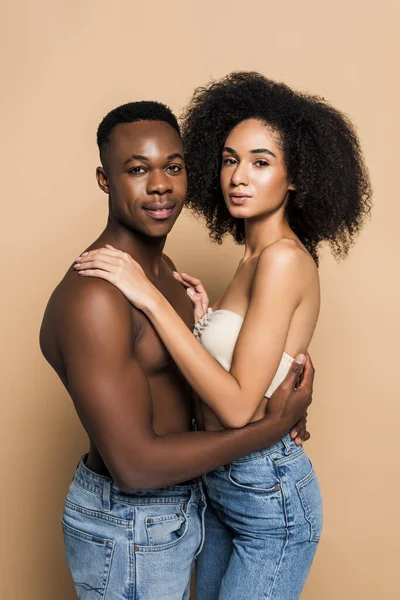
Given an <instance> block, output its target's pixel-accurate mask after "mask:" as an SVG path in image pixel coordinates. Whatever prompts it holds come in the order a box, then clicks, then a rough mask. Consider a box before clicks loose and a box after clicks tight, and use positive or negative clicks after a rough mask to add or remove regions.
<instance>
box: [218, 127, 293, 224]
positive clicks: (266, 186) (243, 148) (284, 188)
mask: <svg viewBox="0 0 400 600" xmlns="http://www.w3.org/2000/svg"><path fill="white" fill-rule="evenodd" d="M278 139H279V138H278V134H277V133H275V132H274V131H272V129H270V128H269V127H268V126H267V125H265V124H264V123H262V122H261V121H259V120H257V119H247V120H246V121H242V122H241V123H239V125H236V127H234V129H232V131H231V132H230V134H229V135H228V137H227V139H226V141H225V144H224V149H223V152H222V167H221V188H222V193H223V196H224V200H225V203H226V206H227V207H228V210H229V212H230V214H231V215H232V216H233V217H235V218H238V219H248V218H254V217H255V218H257V217H262V216H268V215H269V214H272V213H274V212H276V211H277V210H279V209H280V208H282V207H284V206H285V200H286V197H287V193H288V190H293V189H294V186H293V185H291V184H290V183H289V182H288V179H287V172H286V167H285V163H284V159H283V154H282V151H281V149H280V147H279V144H278Z"/></svg>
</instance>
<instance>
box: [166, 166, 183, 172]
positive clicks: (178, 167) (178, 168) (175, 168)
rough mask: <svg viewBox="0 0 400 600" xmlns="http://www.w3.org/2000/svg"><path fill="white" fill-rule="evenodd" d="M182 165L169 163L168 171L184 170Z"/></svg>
mask: <svg viewBox="0 0 400 600" xmlns="http://www.w3.org/2000/svg"><path fill="white" fill-rule="evenodd" d="M182 168H183V167H182V165H169V167H168V168H167V171H169V172H170V173H180V172H181V171H182Z"/></svg>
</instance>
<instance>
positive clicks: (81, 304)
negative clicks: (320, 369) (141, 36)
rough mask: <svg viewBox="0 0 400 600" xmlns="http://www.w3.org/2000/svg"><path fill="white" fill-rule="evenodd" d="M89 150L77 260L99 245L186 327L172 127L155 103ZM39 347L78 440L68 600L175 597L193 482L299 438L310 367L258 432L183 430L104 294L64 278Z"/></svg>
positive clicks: (187, 547) (178, 153) (194, 502)
mask: <svg viewBox="0 0 400 600" xmlns="http://www.w3.org/2000/svg"><path fill="white" fill-rule="evenodd" d="M98 145H99V149H100V158H101V164H102V166H101V167H98V169H97V181H98V184H99V186H100V188H101V189H102V190H103V191H104V192H105V193H106V194H108V196H109V216H108V223H107V226H106V228H105V230H104V231H103V233H101V235H100V236H99V238H98V239H97V240H96V241H95V242H94V243H93V244H91V246H90V247H89V249H95V248H100V247H103V246H105V245H106V244H110V245H112V246H114V247H116V248H119V249H121V250H123V251H124V252H126V253H129V254H130V255H131V256H132V257H133V258H135V259H136V260H137V261H138V262H139V263H140V264H141V265H142V267H143V269H144V270H145V272H146V274H147V275H148V277H149V278H150V279H151V280H152V281H153V282H154V284H155V285H156V286H157V287H158V288H159V289H160V290H161V292H162V293H163V294H164V295H165V296H166V298H167V299H168V300H169V302H170V303H171V304H172V306H173V307H174V308H175V310H176V311H177V312H178V313H179V314H180V315H181V317H182V318H183V319H184V320H185V322H186V323H187V326H188V327H190V328H192V327H193V306H192V302H191V301H190V299H189V298H188V296H187V294H186V292H185V289H184V288H183V287H182V286H181V285H180V284H179V283H178V282H177V281H176V280H175V279H174V277H173V275H172V271H173V269H174V265H173V263H172V262H171V260H170V259H169V258H168V257H167V256H165V255H164V254H163V253H162V251H163V247H164V244H165V241H166V236H167V234H168V233H169V231H170V230H171V228H172V226H173V224H174V223H175V220H176V219H177V217H178V215H179V213H180V211H181V209H182V206H183V203H184V199H185V194H186V184H187V182H186V173H185V167H184V159H183V149H182V142H181V138H180V133H179V126H178V123H177V121H176V118H175V117H174V115H173V114H172V113H171V111H170V110H169V109H168V108H167V107H165V106H164V105H162V104H159V103H155V102H137V103H131V104H127V105H124V106H122V107H119V108H117V109H115V110H113V111H111V112H110V113H109V114H108V115H107V116H106V117H105V118H104V119H103V121H102V123H101V124H100V126H99V129H98ZM40 343H41V349H42V352H43V354H44V356H45V358H46V359H47V360H48V362H49V363H50V364H51V366H52V367H53V368H54V369H55V371H56V372H57V373H58V375H59V377H60V379H61V380H62V382H63V384H64V385H65V387H66V388H67V390H68V392H69V394H70V395H71V397H72V399H73V402H74V405H75V408H76V411H77V413H78V415H79V418H80V420H81V422H82V424H83V426H84V427H85V429H86V431H87V433H88V436H89V438H90V450H89V453H88V454H87V455H85V456H84V457H83V458H82V459H81V461H80V463H79V465H78V467H77V470H76V472H75V475H74V478H73V481H72V483H71V486H70V488H69V491H68V494H67V498H66V501H65V508H64V515H63V530H64V539H65V545H66V552H67V560H68V564H69V567H70V570H71V573H72V576H73V580H74V584H75V589H76V592H77V594H78V597H79V598H83V599H86V600H92V599H93V600H94V599H100V598H107V600H114V599H115V600H117V599H118V600H122V599H128V598H129V599H133V598H140V599H141V600H147V599H150V598H151V599H153V598H157V599H159V600H178V599H179V600H181V599H185V598H188V597H189V593H190V592H189V587H190V573H191V569H192V566H193V561H194V558H195V556H196V555H197V554H198V552H199V551H200V549H201V546H202V540H203V535H204V528H203V514H204V510H205V500H204V495H203V491H202V486H201V482H200V481H199V480H197V479H196V477H198V476H199V475H201V474H203V473H205V472H207V471H210V470H212V469H214V468H216V467H218V466H221V465H224V464H225V463H228V462H230V461H232V460H235V459H237V458H239V457H240V456H244V455H245V454H247V453H249V452H252V451H254V450H256V449H259V448H261V447H265V446H268V445H270V444H272V443H275V442H277V441H278V440H279V439H280V438H281V437H282V435H284V434H285V432H286V431H288V430H289V429H290V428H291V427H294V426H295V429H297V431H298V432H300V433H299V436H300V437H303V438H304V439H307V437H308V434H307V433H306V432H305V419H304V418H302V416H303V415H304V413H305V411H306V409H307V406H308V405H309V403H310V401H311V389H312V379H313V369H312V366H311V364H310V363H309V361H308V359H307V361H306V365H305V370H304V377H303V381H302V382H301V384H300V385H299V386H298V388H297V389H296V390H295V391H294V386H295V385H296V381H297V378H298V376H299V373H300V372H301V370H302V365H301V364H300V362H299V363H294V366H293V368H292V370H291V371H290V373H289V375H288V377H287V378H286V380H285V382H284V383H283V384H282V385H281V387H280V388H278V390H277V391H276V392H275V394H274V395H273V397H272V398H271V400H270V402H269V404H268V409H267V413H266V416H265V418H264V419H262V420H261V421H259V422H258V423H256V424H251V425H249V426H247V427H245V428H242V429H236V430H230V431H222V432H204V431H198V432H195V431H191V423H192V416H193V414H192V412H193V411H192V402H191V392H190V389H189V388H188V385H187V383H186V382H185V381H184V379H183V378H182V375H181V374H180V372H179V370H178V369H177V367H176V366H175V365H174V364H173V363H172V362H171V359H170V357H169V355H168V353H167V351H166V349H165V348H164V347H163V345H162V343H161V341H160V339H159V338H158V336H157V333H156V332H155V330H154V329H153V328H152V325H151V323H150V321H149V320H148V319H147V318H146V316H145V315H144V314H143V313H142V312H140V311H138V310H136V309H135V308H134V307H132V306H131V305H130V304H129V302H128V301H127V300H126V298H125V297H124V296H123V295H122V294H121V293H120V292H119V290H117V288H116V287H114V286H113V285H110V284H109V283H107V282H105V281H103V280H101V279H94V278H85V277H79V275H78V274H77V273H76V272H75V271H74V269H73V268H70V269H69V270H68V272H67V273H66V275H65V277H64V279H63V280H62V281H61V283H60V284H59V285H58V286H57V288H56V289H55V291H54V293H53V295H52V296H51V298H50V300H49V303H48V306H47V309H46V313H45V316H44V319H43V324H42V329H41V334H40ZM303 358H304V357H303ZM293 435H294V434H293Z"/></svg>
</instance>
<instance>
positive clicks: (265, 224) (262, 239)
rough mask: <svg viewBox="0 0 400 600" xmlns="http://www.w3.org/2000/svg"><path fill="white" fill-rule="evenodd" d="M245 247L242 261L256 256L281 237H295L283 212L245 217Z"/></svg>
mask: <svg viewBox="0 0 400 600" xmlns="http://www.w3.org/2000/svg"><path fill="white" fill-rule="evenodd" d="M244 227H245V249H244V256H243V262H244V261H246V260H248V259H249V258H254V257H256V256H258V255H259V254H260V253H261V252H262V250H263V249H264V248H266V247H267V246H269V245H270V244H273V243H274V242H277V241H278V240H280V239H282V238H292V239H296V238H295V235H294V233H293V231H292V230H291V229H290V226H289V223H288V221H287V219H286V215H285V213H281V212H279V213H275V214H272V215H268V216H266V217H263V218H262V219H245V222H244Z"/></svg>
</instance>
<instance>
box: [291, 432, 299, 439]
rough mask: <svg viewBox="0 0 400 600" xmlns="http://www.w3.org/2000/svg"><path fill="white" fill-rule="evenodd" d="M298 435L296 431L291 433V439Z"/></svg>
mask: <svg viewBox="0 0 400 600" xmlns="http://www.w3.org/2000/svg"><path fill="white" fill-rule="evenodd" d="M298 433H299V432H298V431H293V433H292V438H293V439H294V438H295V437H297V434H298Z"/></svg>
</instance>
